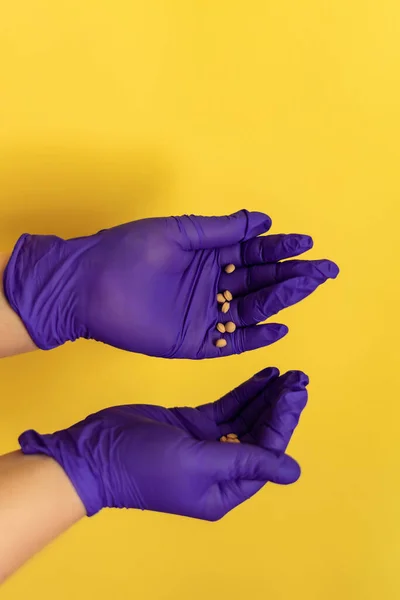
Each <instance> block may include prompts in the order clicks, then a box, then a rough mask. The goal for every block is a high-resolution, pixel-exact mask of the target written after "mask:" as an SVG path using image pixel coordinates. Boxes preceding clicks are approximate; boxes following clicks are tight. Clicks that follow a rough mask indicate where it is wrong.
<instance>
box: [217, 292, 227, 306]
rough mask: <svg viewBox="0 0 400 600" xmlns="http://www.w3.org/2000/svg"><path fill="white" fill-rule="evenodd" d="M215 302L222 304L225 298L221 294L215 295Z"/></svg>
mask: <svg viewBox="0 0 400 600" xmlns="http://www.w3.org/2000/svg"><path fill="white" fill-rule="evenodd" d="M217 302H218V303H219V304H223V303H224V302H225V296H224V295H223V294H217Z"/></svg>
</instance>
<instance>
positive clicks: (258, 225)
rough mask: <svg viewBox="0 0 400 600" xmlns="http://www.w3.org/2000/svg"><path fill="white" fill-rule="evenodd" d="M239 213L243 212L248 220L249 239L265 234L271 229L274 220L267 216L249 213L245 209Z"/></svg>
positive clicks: (255, 212) (257, 212)
mask: <svg viewBox="0 0 400 600" xmlns="http://www.w3.org/2000/svg"><path fill="white" fill-rule="evenodd" d="M239 212H243V213H244V214H245V215H246V217H247V220H248V233H247V236H246V238H247V239H249V238H250V237H255V236H257V235H260V233H265V232H266V231H269V229H270V228H271V225H272V219H271V217H269V216H268V215H267V214H265V213H263V212H259V211H249V210H247V209H245V208H244V209H242V210H241V211H239Z"/></svg>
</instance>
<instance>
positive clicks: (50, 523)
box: [0, 452, 86, 583]
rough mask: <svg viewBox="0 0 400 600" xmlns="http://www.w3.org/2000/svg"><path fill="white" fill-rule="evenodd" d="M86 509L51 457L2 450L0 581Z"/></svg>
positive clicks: (0, 476) (77, 518)
mask: <svg viewBox="0 0 400 600" xmlns="http://www.w3.org/2000/svg"><path fill="white" fill-rule="evenodd" d="M85 514H86V513H85V508H84V506H83V504H82V502H81V500H80V499H79V497H78V495H77V493H76V491H75V489H74V487H73V486H72V484H71V482H70V480H69V479H68V477H67V476H66V475H65V473H64V471H63V470H62V468H61V467H60V466H59V465H58V464H57V463H56V462H55V461H54V460H53V459H51V458H49V457H47V456H43V455H35V456H25V455H24V454H22V452H13V453H11V454H6V455H4V456H1V457H0V532H1V535H0V583H3V582H4V580H5V579H6V578H7V577H8V576H9V575H11V574H12V573H13V572H14V571H16V570H17V569H18V568H19V567H20V566H21V565H22V564H23V563H24V562H25V561H27V560H28V559H29V558H30V557H31V556H33V555H34V554H36V552H38V551H39V550H41V549H42V548H43V547H44V546H46V545H47V544H48V543H49V542H51V541H52V540H54V539H55V538H56V537H57V536H58V535H60V534H61V533H62V532H63V531H65V530H66V529H68V528H69V527H71V526H72V525H73V524H74V523H76V522H77V521H79V520H80V519H81V518H82V517H84V516H85Z"/></svg>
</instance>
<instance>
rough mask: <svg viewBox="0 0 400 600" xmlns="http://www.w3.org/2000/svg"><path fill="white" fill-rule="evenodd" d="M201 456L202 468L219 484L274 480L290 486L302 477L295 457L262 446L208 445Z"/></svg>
mask: <svg viewBox="0 0 400 600" xmlns="http://www.w3.org/2000/svg"><path fill="white" fill-rule="evenodd" d="M201 454H202V456H201V461H202V465H203V466H204V468H205V469H208V470H209V471H211V472H212V475H213V477H214V478H215V480H216V481H218V482H226V481H229V480H230V481H238V480H247V481H260V482H264V483H266V482H267V481H271V482H273V483H278V484H281V485H287V484H290V483H294V482H295V481H297V480H298V478H299V477H300V466H299V465H298V463H297V462H296V461H295V460H294V459H293V458H291V457H290V456H288V455H287V454H284V453H281V452H274V451H271V450H266V449H264V448H260V447H259V446H253V445H250V444H227V443H221V442H206V443H205V444H204V446H203V452H202V453H201Z"/></svg>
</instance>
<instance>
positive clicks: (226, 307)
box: [221, 302, 230, 313]
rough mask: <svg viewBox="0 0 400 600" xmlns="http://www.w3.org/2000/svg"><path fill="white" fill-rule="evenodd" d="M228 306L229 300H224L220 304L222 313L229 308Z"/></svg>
mask: <svg viewBox="0 0 400 600" xmlns="http://www.w3.org/2000/svg"><path fill="white" fill-rule="evenodd" d="M229 308H230V304H229V302H224V303H223V305H222V307H221V310H222V312H223V313H227V312H228V310H229Z"/></svg>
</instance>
